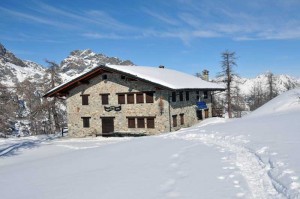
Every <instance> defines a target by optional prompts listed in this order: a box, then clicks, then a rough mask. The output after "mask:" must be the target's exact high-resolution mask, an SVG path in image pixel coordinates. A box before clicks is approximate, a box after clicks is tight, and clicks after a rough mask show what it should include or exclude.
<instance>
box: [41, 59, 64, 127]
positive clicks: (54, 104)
mask: <svg viewBox="0 0 300 199" xmlns="http://www.w3.org/2000/svg"><path fill="white" fill-rule="evenodd" d="M46 63H48V70H47V72H48V73H47V75H46V77H44V80H45V82H44V90H45V91H46V90H50V89H52V88H54V87H56V86H57V85H59V84H61V83H62V80H61V78H60V76H59V70H60V68H59V65H58V64H56V63H55V62H54V61H49V60H46ZM49 76H50V77H49ZM48 79H50V81H48V82H47V80H48ZM58 109H59V108H58V100H57V98H56V97H54V98H53V99H48V112H49V114H48V115H49V118H48V119H49V120H50V121H51V115H52V116H53V120H54V128H55V131H59V129H60V121H59V113H58ZM50 113H51V114H50Z"/></svg>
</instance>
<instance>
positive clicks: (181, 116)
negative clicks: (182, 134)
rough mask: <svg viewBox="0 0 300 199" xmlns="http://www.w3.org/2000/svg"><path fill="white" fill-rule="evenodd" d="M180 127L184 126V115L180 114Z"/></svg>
mask: <svg viewBox="0 0 300 199" xmlns="http://www.w3.org/2000/svg"><path fill="white" fill-rule="evenodd" d="M180 125H184V114H183V113H182V114H180Z"/></svg>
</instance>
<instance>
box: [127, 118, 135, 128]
mask: <svg viewBox="0 0 300 199" xmlns="http://www.w3.org/2000/svg"><path fill="white" fill-rule="evenodd" d="M128 128H135V118H128Z"/></svg>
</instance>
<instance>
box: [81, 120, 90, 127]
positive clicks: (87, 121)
mask: <svg viewBox="0 0 300 199" xmlns="http://www.w3.org/2000/svg"><path fill="white" fill-rule="evenodd" d="M82 123H83V128H89V127H90V117H82Z"/></svg>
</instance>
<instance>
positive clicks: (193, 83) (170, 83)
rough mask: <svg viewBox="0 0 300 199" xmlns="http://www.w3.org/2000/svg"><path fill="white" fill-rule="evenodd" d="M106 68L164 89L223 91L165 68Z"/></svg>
mask: <svg viewBox="0 0 300 199" xmlns="http://www.w3.org/2000/svg"><path fill="white" fill-rule="evenodd" d="M105 67H106V68H109V69H113V70H117V71H119V72H123V73H127V74H130V75H132V76H135V77H137V78H140V79H144V80H147V81H150V82H153V83H155V84H159V85H162V86H164V87H167V88H170V89H174V90H178V89H211V90H224V86H223V85H220V84H217V83H212V82H208V81H204V80H202V79H201V78H198V77H195V76H193V75H189V74H186V73H183V72H179V71H176V70H172V69H167V68H158V67H146V66H121V65H106V66H105Z"/></svg>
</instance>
